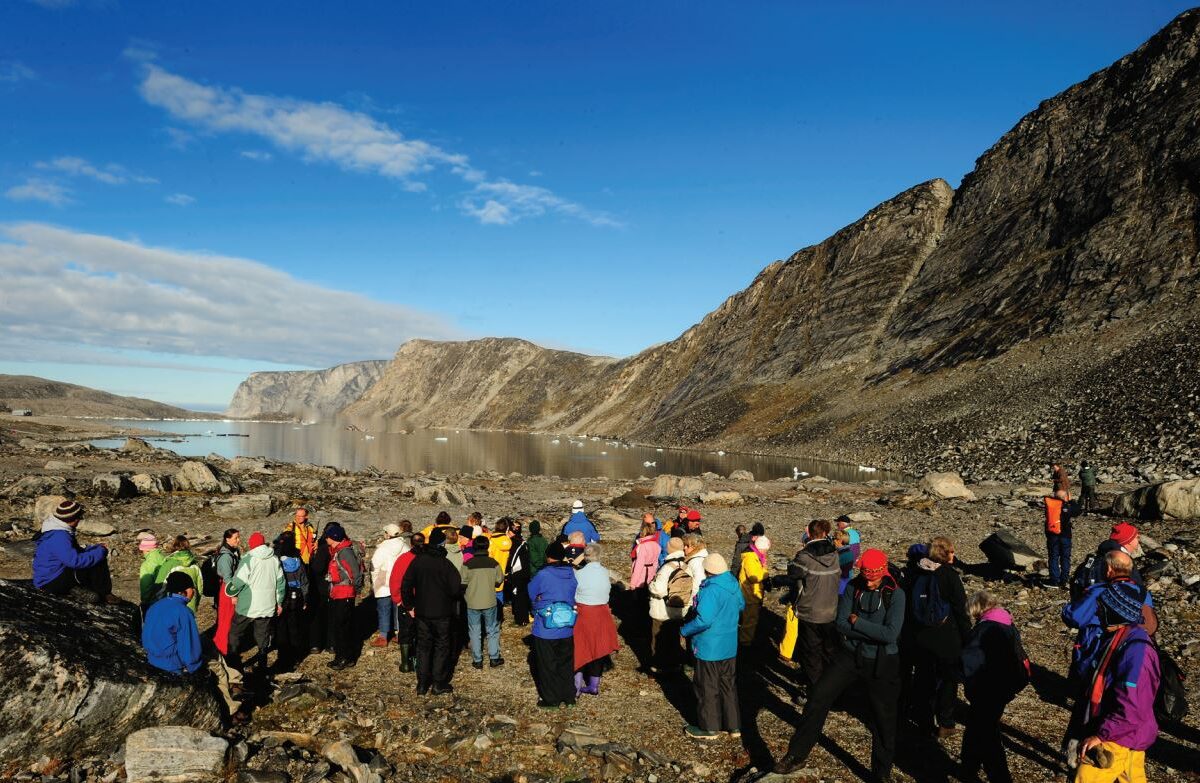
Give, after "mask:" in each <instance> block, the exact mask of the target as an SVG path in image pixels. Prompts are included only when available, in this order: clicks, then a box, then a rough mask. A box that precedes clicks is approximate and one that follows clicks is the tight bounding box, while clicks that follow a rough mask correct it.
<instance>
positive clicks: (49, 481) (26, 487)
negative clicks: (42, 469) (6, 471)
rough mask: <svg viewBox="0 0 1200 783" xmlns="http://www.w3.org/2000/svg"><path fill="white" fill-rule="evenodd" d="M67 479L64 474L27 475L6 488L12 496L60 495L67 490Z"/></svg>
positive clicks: (7, 492) (8, 494)
mask: <svg viewBox="0 0 1200 783" xmlns="http://www.w3.org/2000/svg"><path fill="white" fill-rule="evenodd" d="M66 488H67V480H66V479H64V478H63V477H62V476H25V477H23V478H19V479H17V480H16V481H15V482H13V483H12V484H10V485H9V486H8V487H7V488H5V490H4V493H3V494H4V495H5V496H6V497H10V498H35V497H37V496H38V495H60V494H62V493H63V492H65V491H66Z"/></svg>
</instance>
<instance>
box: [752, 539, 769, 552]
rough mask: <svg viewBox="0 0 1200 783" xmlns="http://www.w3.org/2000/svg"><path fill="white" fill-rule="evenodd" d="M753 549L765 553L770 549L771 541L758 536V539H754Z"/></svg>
mask: <svg viewBox="0 0 1200 783" xmlns="http://www.w3.org/2000/svg"><path fill="white" fill-rule="evenodd" d="M754 548H755V549H757V550H758V551H759V552H766V551H767V550H768V549H770V548H771V539H769V538H767V537H766V536H759V537H758V538H756V539H754Z"/></svg>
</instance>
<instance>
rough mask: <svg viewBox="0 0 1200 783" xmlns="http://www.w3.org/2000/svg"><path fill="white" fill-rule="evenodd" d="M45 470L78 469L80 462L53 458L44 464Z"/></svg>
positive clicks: (62, 470)
mask: <svg viewBox="0 0 1200 783" xmlns="http://www.w3.org/2000/svg"><path fill="white" fill-rule="evenodd" d="M42 467H43V468H44V469H45V470H49V471H57V472H64V471H69V470H76V469H77V468H78V467H79V463H78V462H67V461H64V460H58V459H52V460H50V461H49V462H47V463H46V464H45V465H43V466H42Z"/></svg>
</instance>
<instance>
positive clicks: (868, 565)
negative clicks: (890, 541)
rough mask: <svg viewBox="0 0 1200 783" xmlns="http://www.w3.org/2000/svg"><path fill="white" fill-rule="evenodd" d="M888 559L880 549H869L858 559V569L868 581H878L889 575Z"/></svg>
mask: <svg viewBox="0 0 1200 783" xmlns="http://www.w3.org/2000/svg"><path fill="white" fill-rule="evenodd" d="M887 567H888V559H887V555H885V554H884V553H883V552H882V551H880V550H878V549H868V550H867V551H866V552H863V553H862V557H860V558H859V559H858V568H859V570H860V571H862V575H863V576H865V577H866V578H867V579H878V578H880V577H881V576H883V575H884V574H886V573H887Z"/></svg>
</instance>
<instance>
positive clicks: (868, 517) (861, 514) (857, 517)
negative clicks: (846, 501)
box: [846, 511, 879, 525]
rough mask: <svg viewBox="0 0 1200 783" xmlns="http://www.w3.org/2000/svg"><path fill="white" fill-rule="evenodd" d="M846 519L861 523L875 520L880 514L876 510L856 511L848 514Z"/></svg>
mask: <svg viewBox="0 0 1200 783" xmlns="http://www.w3.org/2000/svg"><path fill="white" fill-rule="evenodd" d="M846 519H848V520H850V521H851V522H854V523H855V524H858V525H861V524H862V523H864V522H874V521H875V520H876V519H879V515H878V514H876V513H875V512H874V511H854V512H851V513H849V514H847V515H846Z"/></svg>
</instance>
